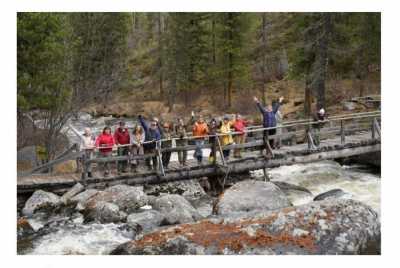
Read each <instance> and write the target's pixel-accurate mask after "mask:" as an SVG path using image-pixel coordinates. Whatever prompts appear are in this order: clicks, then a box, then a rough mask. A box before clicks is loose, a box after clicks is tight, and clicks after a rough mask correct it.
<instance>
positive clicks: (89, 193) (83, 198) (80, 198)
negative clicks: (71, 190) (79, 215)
mask: <svg viewBox="0 0 400 268" xmlns="http://www.w3.org/2000/svg"><path fill="white" fill-rule="evenodd" d="M98 192H99V191H97V190H95V189H88V190H86V191H84V192H81V193H79V194H77V195H75V196H74V197H72V198H71V200H70V201H72V202H76V203H81V204H85V203H86V202H87V201H88V200H89V199H90V198H91V197H93V196H94V195H96V194H97V193H98Z"/></svg>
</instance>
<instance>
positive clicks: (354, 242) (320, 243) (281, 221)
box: [112, 199, 380, 255]
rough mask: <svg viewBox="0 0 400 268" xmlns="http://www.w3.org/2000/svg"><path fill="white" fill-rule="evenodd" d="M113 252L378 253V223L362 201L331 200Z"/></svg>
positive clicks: (215, 222) (217, 222)
mask: <svg viewBox="0 0 400 268" xmlns="http://www.w3.org/2000/svg"><path fill="white" fill-rule="evenodd" d="M112 254H139V255H142V254H180V255H181V254H265V255H270V254H271V255H272V254H274V255H275V254H301V255H303V254H380V223H379V220H378V215H377V213H376V212H375V211H373V210H372V209H371V208H370V207H369V206H367V205H365V204H363V203H360V202H358V201H354V200H349V199H347V200H344V199H337V200H329V201H328V200H327V201H320V202H312V203H309V204H306V205H302V206H298V207H289V208H282V209H279V210H275V211H264V212H261V213H259V214H257V215H256V216H253V217H250V218H232V219H231V220H229V221H227V220H225V219H222V218H221V219H212V220H202V221H200V222H196V223H190V224H181V225H178V226H173V227H169V228H167V229H163V230H157V231H155V232H152V233H149V234H146V235H144V236H142V237H138V238H137V239H136V240H133V241H130V242H127V243H125V244H122V245H120V246H119V247H117V248H116V249H115V250H114V251H113V252H112Z"/></svg>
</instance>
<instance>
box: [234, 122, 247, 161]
mask: <svg viewBox="0 0 400 268" xmlns="http://www.w3.org/2000/svg"><path fill="white" fill-rule="evenodd" d="M246 126H247V122H246V121H245V120H244V119H243V118H242V116H241V115H240V114H236V118H235V121H234V122H233V128H234V129H235V132H239V134H236V135H235V137H234V138H235V143H236V144H243V143H244V142H245V140H246V133H245V132H244V131H245V129H246ZM240 152H241V150H240V148H238V149H235V150H234V152H233V157H235V158H241V157H242V156H241V155H240Z"/></svg>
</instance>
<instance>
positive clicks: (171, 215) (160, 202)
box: [153, 194, 202, 224]
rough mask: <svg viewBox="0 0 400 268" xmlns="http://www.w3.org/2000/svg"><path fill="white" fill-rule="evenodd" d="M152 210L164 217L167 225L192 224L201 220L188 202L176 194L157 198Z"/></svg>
mask: <svg viewBox="0 0 400 268" xmlns="http://www.w3.org/2000/svg"><path fill="white" fill-rule="evenodd" d="M153 208H154V209H155V210H157V211H159V212H161V213H162V214H164V215H165V221H166V223H167V224H179V223H187V222H193V221H197V220H199V219H201V218H202V217H201V215H200V214H199V213H198V212H197V210H196V209H195V208H194V207H193V206H192V205H191V204H190V203H189V201H187V200H186V199H185V198H184V197H182V196H180V195H177V194H172V195H164V196H161V197H159V198H157V199H156V200H155V201H154V204H153Z"/></svg>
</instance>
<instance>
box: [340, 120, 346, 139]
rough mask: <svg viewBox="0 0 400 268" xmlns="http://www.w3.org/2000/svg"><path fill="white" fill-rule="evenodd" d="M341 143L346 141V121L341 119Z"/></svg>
mask: <svg viewBox="0 0 400 268" xmlns="http://www.w3.org/2000/svg"><path fill="white" fill-rule="evenodd" d="M340 143H341V144H344V143H345V134H344V122H343V120H340Z"/></svg>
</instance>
